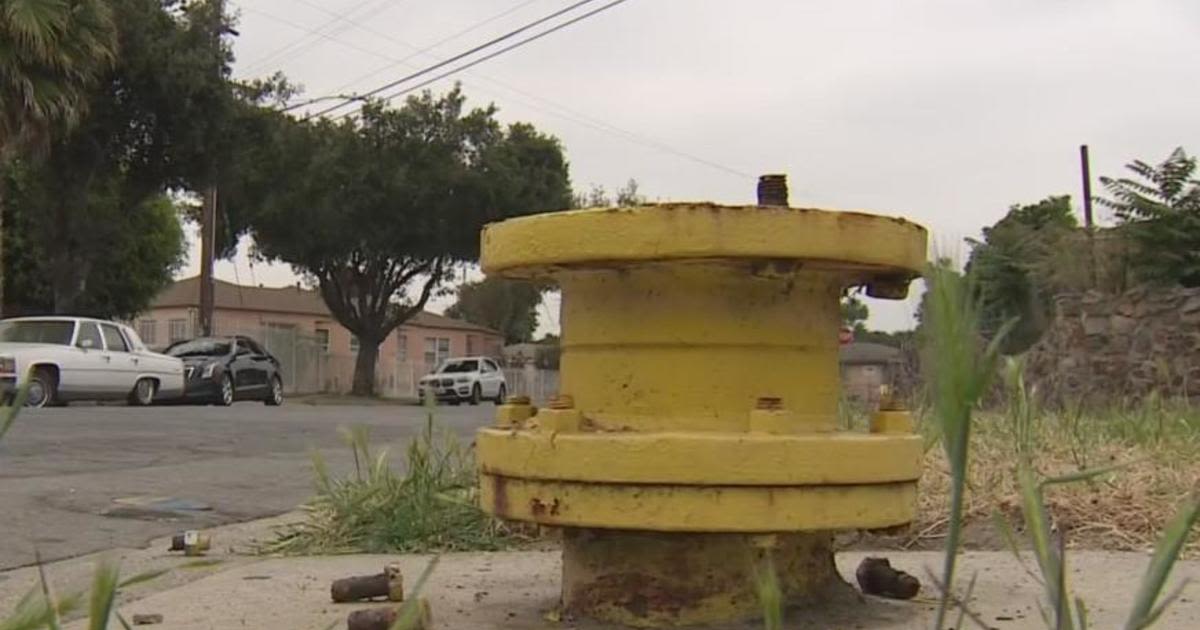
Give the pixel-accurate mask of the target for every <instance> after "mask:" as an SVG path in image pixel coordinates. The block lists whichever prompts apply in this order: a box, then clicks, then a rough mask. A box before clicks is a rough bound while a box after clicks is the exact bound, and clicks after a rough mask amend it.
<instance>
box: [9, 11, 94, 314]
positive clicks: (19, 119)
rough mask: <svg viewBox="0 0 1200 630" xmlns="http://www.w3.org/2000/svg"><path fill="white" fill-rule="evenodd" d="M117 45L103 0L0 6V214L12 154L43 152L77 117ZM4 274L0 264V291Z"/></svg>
mask: <svg viewBox="0 0 1200 630" xmlns="http://www.w3.org/2000/svg"><path fill="white" fill-rule="evenodd" d="M116 47H117V42H116V31H115V28H114V25H113V20H112V15H111V13H110V11H109V7H108V3H107V2H106V1H105V0H5V1H4V2H3V4H0V216H3V209H4V207H5V197H6V195H5V181H6V180H7V179H8V178H7V177H6V176H5V175H4V173H5V172H6V171H8V170H9V168H11V166H12V163H13V161H14V160H16V159H17V158H19V157H21V156H23V155H24V156H25V157H27V158H28V157H36V156H37V155H38V154H40V153H42V152H43V151H44V150H45V149H46V148H47V147H48V146H49V144H50V141H51V139H52V137H53V136H54V135H56V134H58V133H61V132H63V131H65V130H68V129H70V128H71V126H73V125H74V123H76V122H77V121H78V120H79V118H80V116H81V115H83V113H84V112H85V111H86V110H87V107H88V100H87V95H86V91H87V88H88V87H89V86H91V85H93V84H94V83H95V82H96V80H97V79H98V75H99V74H100V73H101V72H103V71H104V70H105V69H106V68H107V67H108V65H109V64H110V63H111V62H112V60H113V58H114V55H115V51H116ZM2 230H3V224H2V223H0V231H2ZM0 253H2V249H0ZM3 277H4V274H3V269H2V268H0V296H2V295H3V294H4V285H3ZM0 301H2V300H0Z"/></svg>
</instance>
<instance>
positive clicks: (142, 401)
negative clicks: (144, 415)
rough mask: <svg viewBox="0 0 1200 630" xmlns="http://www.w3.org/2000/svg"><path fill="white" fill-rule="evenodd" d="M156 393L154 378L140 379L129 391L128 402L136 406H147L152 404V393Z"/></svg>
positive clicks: (156, 385) (156, 387)
mask: <svg viewBox="0 0 1200 630" xmlns="http://www.w3.org/2000/svg"><path fill="white" fill-rule="evenodd" d="M156 393H158V383H155V382H154V379H150V378H143V379H140V380H139V381H138V382H137V383H136V384H134V386H133V391H132V392H129V404H131V405H135V406H138V407H149V406H150V405H152V404H154V394H156Z"/></svg>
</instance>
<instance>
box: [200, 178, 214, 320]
mask: <svg viewBox="0 0 1200 630" xmlns="http://www.w3.org/2000/svg"><path fill="white" fill-rule="evenodd" d="M216 239H217V187H216V186H213V185H209V186H208V187H207V188H205V189H204V207H202V208H201V209H200V334H201V335H204V336H206V337H207V336H210V335H212V334H213V307H214V306H215V302H216V295H215V294H216V285H215V284H214V283H213V259H214V257H215V256H214V255H215V250H216Z"/></svg>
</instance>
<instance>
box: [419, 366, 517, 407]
mask: <svg viewBox="0 0 1200 630" xmlns="http://www.w3.org/2000/svg"><path fill="white" fill-rule="evenodd" d="M418 390H419V394H418V395H419V396H420V398H421V400H422V401H424V400H425V395H426V391H429V392H431V393H432V394H433V395H434V397H436V398H437V400H439V401H446V402H449V403H452V404H458V403H460V402H463V401H469V402H470V403H471V404H472V405H478V404H479V402H480V401H482V400H484V399H488V400H491V401H493V402H495V403H496V404H500V403H502V402H504V397H505V396H507V395H508V385H507V384H506V383H505V382H504V371H503V370H501V369H500V366H499V365H497V364H496V362H495V361H493V360H491V359H489V358H487V357H461V358H457V359H448V360H446V362H445V363H442V365H441V367H439V368H438V369H437V370H435V371H434V372H433V373H432V374H429V375H428V376H426V377H424V378H422V379H421V382H420V383H419V385H418Z"/></svg>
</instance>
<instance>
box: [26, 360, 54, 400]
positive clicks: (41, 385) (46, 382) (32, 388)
mask: <svg viewBox="0 0 1200 630" xmlns="http://www.w3.org/2000/svg"><path fill="white" fill-rule="evenodd" d="M57 395H58V381H57V379H55V378H54V373H53V372H51V371H50V370H47V369H45V368H38V369H37V370H34V372H33V378H30V379H29V393H28V395H27V396H26V397H25V406H26V407H47V406H50V405H53V404H54V402H55V398H56V397H57Z"/></svg>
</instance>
